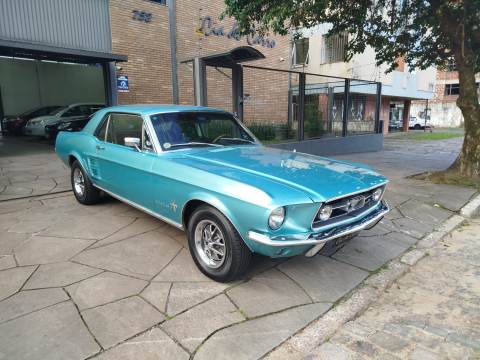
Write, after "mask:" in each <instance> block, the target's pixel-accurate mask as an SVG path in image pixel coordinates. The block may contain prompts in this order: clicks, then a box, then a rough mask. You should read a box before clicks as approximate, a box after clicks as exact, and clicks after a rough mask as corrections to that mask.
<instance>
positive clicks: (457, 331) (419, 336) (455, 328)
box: [308, 220, 480, 360]
mask: <svg viewBox="0 0 480 360" xmlns="http://www.w3.org/2000/svg"><path fill="white" fill-rule="evenodd" d="M479 240H480V221H478V220H477V221H472V222H471V223H470V224H468V225H465V226H463V227H461V228H459V229H457V230H455V231H454V232H453V233H452V234H451V235H449V236H446V237H445V238H443V240H442V241H440V242H439V243H437V245H436V246H435V247H433V248H432V249H431V250H430V251H429V254H428V256H427V257H425V258H424V259H422V260H420V261H419V262H418V263H417V264H416V265H414V266H413V267H412V268H411V270H410V272H409V273H407V274H406V275H404V276H403V277H402V278H400V279H399V280H398V281H396V282H395V283H394V284H393V285H392V286H391V287H390V288H389V289H388V291H385V292H384V294H383V295H382V296H381V297H380V298H379V299H378V301H376V302H374V303H373V304H372V305H371V306H370V308H369V309H368V310H367V311H366V312H365V313H364V314H363V315H361V316H360V317H358V318H357V319H355V320H354V321H351V322H348V323H347V324H345V325H344V326H343V327H342V328H341V329H340V330H339V331H337V333H336V334H335V335H334V336H333V337H332V338H331V339H330V340H329V341H327V342H325V343H323V344H322V345H321V346H320V347H318V348H317V349H316V350H315V351H314V352H313V353H312V354H310V356H308V359H311V360H313V359H318V360H321V359H322V360H323V359H325V360H327V359H328V360H330V359H338V360H340V359H380V358H381V359H391V360H395V359H412V360H441V359H479V358H480V301H479V299H480V271H479V268H480V247H479Z"/></svg>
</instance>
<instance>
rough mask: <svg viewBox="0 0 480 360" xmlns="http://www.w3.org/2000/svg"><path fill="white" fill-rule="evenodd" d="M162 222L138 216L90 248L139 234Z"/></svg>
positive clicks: (158, 225) (156, 227)
mask: <svg viewBox="0 0 480 360" xmlns="http://www.w3.org/2000/svg"><path fill="white" fill-rule="evenodd" d="M164 224H165V223H164V222H162V221H160V220H158V219H156V218H154V217H149V218H139V219H135V221H133V222H132V223H131V224H129V225H127V226H125V227H124V228H122V229H120V230H118V231H117V232H115V233H113V234H112V235H110V236H108V237H106V238H105V239H102V240H100V241H98V242H96V243H95V244H93V245H92V246H91V248H96V247H99V246H103V245H107V244H111V243H113V242H116V241H119V240H124V239H128V238H129V237H132V236H135V235H140V234H143V233H146V232H149V231H151V230H155V229H158V228H160V227H162V226H164Z"/></svg>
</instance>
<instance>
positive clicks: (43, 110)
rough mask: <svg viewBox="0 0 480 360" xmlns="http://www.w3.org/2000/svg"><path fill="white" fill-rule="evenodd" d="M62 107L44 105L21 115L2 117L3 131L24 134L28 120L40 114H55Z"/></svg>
mask: <svg viewBox="0 0 480 360" xmlns="http://www.w3.org/2000/svg"><path fill="white" fill-rule="evenodd" d="M60 108H61V106H43V107H40V108H35V109H31V110H28V111H25V112H23V113H21V114H19V115H10V116H8V115H7V116H5V117H4V118H3V119H2V133H4V134H12V135H22V133H23V127H24V126H25V124H26V123H27V121H28V120H30V119H33V118H36V117H39V116H45V115H53V114H55V112H57V111H58V110H59V109H60Z"/></svg>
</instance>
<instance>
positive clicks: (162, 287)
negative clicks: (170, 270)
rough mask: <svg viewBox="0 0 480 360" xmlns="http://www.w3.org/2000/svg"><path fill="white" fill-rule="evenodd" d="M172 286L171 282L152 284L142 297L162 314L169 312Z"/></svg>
mask: <svg viewBox="0 0 480 360" xmlns="http://www.w3.org/2000/svg"><path fill="white" fill-rule="evenodd" d="M171 287H172V284H171V283H169V282H151V283H150V285H148V286H147V287H146V288H145V290H143V292H142V293H141V294H140V296H141V297H142V298H143V299H144V300H146V301H148V302H149V303H150V304H152V305H153V306H155V308H156V309H157V310H159V311H161V312H162V313H166V312H167V301H168V296H169V294H170V289H171Z"/></svg>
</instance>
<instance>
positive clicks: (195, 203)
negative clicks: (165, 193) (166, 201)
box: [181, 195, 253, 252]
mask: <svg viewBox="0 0 480 360" xmlns="http://www.w3.org/2000/svg"><path fill="white" fill-rule="evenodd" d="M202 205H208V206H211V207H213V208H214V209H216V210H217V211H219V212H220V213H221V214H222V215H223V216H225V217H226V218H227V220H228V221H229V222H230V223H231V224H232V226H233V227H234V229H235V230H236V231H237V233H238V234H239V235H240V237H241V238H242V240H243V242H244V243H245V244H246V245H247V247H248V248H249V249H250V251H252V252H253V249H252V248H251V246H250V245H249V243H248V241H245V239H244V237H243V234H242V231H241V230H240V227H239V225H238V223H237V219H236V217H235V216H234V215H233V214H232V213H231V212H230V211H228V209H227V207H226V206H225V205H224V204H223V203H222V202H221V201H220V200H219V199H217V198H214V197H212V196H208V195H197V196H195V197H193V198H191V199H190V200H188V201H187V202H186V203H185V204H184V205H183V207H182V214H181V215H182V225H183V228H184V229H185V231H188V220H189V219H190V217H191V216H192V214H193V213H194V212H195V210H196V209H198V208H199V207H200V206H202Z"/></svg>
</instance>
